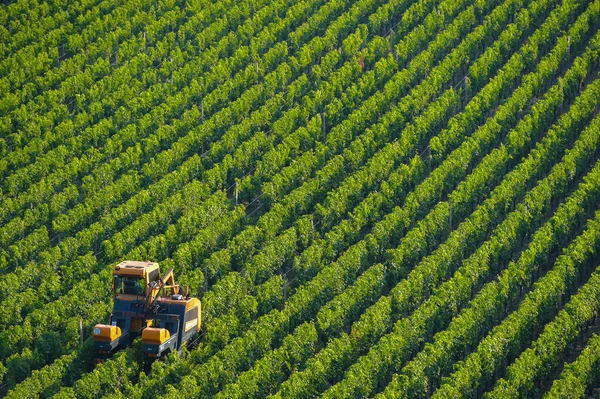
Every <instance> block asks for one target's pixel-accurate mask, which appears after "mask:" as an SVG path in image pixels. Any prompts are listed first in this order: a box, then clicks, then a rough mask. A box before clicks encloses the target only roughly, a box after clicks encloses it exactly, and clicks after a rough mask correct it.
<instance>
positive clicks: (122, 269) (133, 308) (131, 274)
mask: <svg viewBox="0 0 600 399" xmlns="http://www.w3.org/2000/svg"><path fill="white" fill-rule="evenodd" d="M112 289H113V298H114V305H113V312H112V314H111V316H110V320H109V322H108V324H96V326H95V327H94V330H93V337H94V349H95V351H96V355H97V358H96V362H97V363H98V362H103V361H104V359H106V358H107V357H108V356H110V355H111V354H113V353H114V352H115V351H117V350H119V349H120V348H124V347H126V346H128V345H130V344H131V343H132V342H133V340H134V339H135V338H137V337H139V336H140V334H141V336H142V350H143V352H144V353H145V354H146V355H148V356H149V357H152V358H154V357H162V356H165V355H167V354H169V353H171V352H175V351H180V350H181V348H182V346H183V345H184V344H185V343H186V342H188V341H189V340H190V338H192V337H193V336H194V335H196V334H197V333H198V332H199V331H200V327H201V305H200V300H198V299H197V298H190V297H189V295H188V292H187V287H186V288H185V290H183V291H182V290H181V288H180V286H179V285H178V284H176V283H175V277H174V275H173V269H170V270H169V271H167V272H166V273H165V274H164V275H163V276H162V277H161V276H160V270H159V265H158V263H156V262H139V261H130V260H126V261H123V262H121V263H119V264H118V265H116V266H115V268H114V270H113V284H112Z"/></svg>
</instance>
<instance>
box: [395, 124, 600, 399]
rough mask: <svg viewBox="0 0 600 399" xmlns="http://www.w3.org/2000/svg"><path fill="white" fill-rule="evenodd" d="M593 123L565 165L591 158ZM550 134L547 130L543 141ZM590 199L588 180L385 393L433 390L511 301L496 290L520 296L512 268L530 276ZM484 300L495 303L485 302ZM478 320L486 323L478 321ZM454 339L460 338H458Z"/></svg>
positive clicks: (594, 142) (568, 232)
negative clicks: (518, 255) (508, 288)
mask: <svg viewBox="0 0 600 399" xmlns="http://www.w3.org/2000/svg"><path fill="white" fill-rule="evenodd" d="M599 122H600V119H598V118H596V119H595V120H594V122H593V124H592V125H590V126H589V127H588V128H587V129H586V131H585V132H584V133H583V134H582V136H581V137H580V138H579V139H578V140H577V142H576V144H575V146H574V148H573V150H572V151H571V152H569V153H568V155H567V156H565V160H564V162H565V164H567V165H568V164H569V163H574V162H573V161H572V160H571V159H576V157H577V156H580V157H583V158H584V160H583V161H578V162H577V163H578V164H586V163H587V161H589V160H590V159H591V160H593V156H594V154H596V153H597V148H598V139H599V137H598V135H597V133H596V131H595V129H596V128H597V125H598V123H599ZM574 130H575V129H574ZM552 136H553V132H550V133H549V137H552ZM549 141H551V142H552V143H554V144H558V143H560V140H557V139H556V138H554V139H553V140H549ZM545 150H546V151H544V152H542V151H537V153H536V155H535V157H530V158H528V161H530V162H529V163H533V162H534V161H536V160H537V163H538V164H539V165H541V164H543V162H544V156H545V155H546V153H547V151H549V150H551V148H546V149H545ZM586 160H587V161H586ZM524 168H527V166H525V164H523V169H524ZM514 176H515V177H517V176H518V175H517V174H515V175H514ZM596 195H597V193H596V192H595V191H594V186H593V181H590V180H588V182H587V184H586V185H585V186H583V187H580V188H579V189H578V191H576V192H575V193H573V195H571V196H570V197H569V198H568V199H567V200H566V201H565V203H564V204H562V205H561V206H560V207H559V209H558V210H557V211H556V213H555V215H554V216H553V217H552V218H551V219H550V220H549V221H548V222H547V223H546V224H545V225H544V226H543V227H542V228H540V229H539V230H538V231H537V232H536V233H535V234H534V235H533V237H532V239H531V242H530V244H529V247H528V249H526V250H525V251H523V253H522V254H521V256H520V260H519V262H517V263H514V262H513V263H511V264H509V265H508V266H507V268H506V269H505V270H504V271H503V272H502V273H501V274H500V277H499V279H498V282H495V283H493V284H491V285H488V286H486V288H485V289H482V290H481V291H480V292H479V293H478V294H477V296H476V297H475V299H474V300H473V301H471V303H470V305H469V307H468V308H467V310H465V311H463V312H462V313H461V314H460V315H459V316H458V317H456V318H455V319H454V320H453V321H452V322H451V323H450V325H449V327H448V328H447V329H446V330H444V331H443V332H440V333H439V334H437V335H436V336H435V338H434V343H433V344H432V345H429V346H426V347H425V349H424V350H423V351H422V352H420V353H419V354H418V355H416V356H415V358H414V359H413V360H412V361H411V362H409V363H408V364H407V365H406V366H405V367H404V368H403V369H402V372H401V373H400V374H398V376H396V377H394V379H393V380H392V383H391V384H390V385H388V387H387V388H386V391H385V395H386V396H390V397H405V396H407V395H408V396H411V397H412V396H414V397H418V396H419V395H422V394H424V393H425V392H431V391H432V390H433V388H434V387H435V385H434V384H436V383H437V384H439V379H440V378H441V376H442V375H443V373H445V372H448V371H449V370H448V368H449V367H450V366H451V364H452V362H456V361H457V360H458V359H459V358H460V354H462V353H464V352H465V351H466V350H468V348H469V347H470V346H472V345H473V344H474V343H476V342H477V340H478V337H481V335H482V334H484V333H485V332H486V331H488V330H489V329H490V328H491V326H493V323H494V320H497V318H498V317H501V315H502V313H503V312H504V311H506V304H507V303H510V300H511V298H512V297H508V298H503V296H502V295H504V294H501V293H500V292H499V291H500V290H503V291H502V292H506V293H507V294H506V295H511V296H512V295H518V293H521V292H522V290H523V287H524V286H526V284H525V283H524V282H523V281H520V280H510V279H516V278H517V275H513V274H515V273H517V272H516V271H517V270H518V276H523V277H525V278H530V276H532V271H534V270H536V269H539V268H540V267H541V265H540V264H539V262H540V259H541V260H542V261H543V260H545V259H547V257H548V256H549V254H550V253H552V252H553V251H555V250H556V249H557V248H560V245H562V244H561V243H563V242H564V241H565V240H568V239H569V238H570V237H571V234H572V232H574V231H576V229H577V227H578V225H579V224H580V220H581V218H582V217H584V216H585V215H586V212H587V211H588V210H589V205H590V204H593V203H594V201H596ZM567 221H568V223H567ZM556 225H558V226H560V230H557V229H556V227H555V226H556ZM534 260H535V262H534ZM505 275H506V276H505ZM505 281H506V283H505ZM508 282H510V284H509V283H508ZM507 284H509V287H511V288H510V290H506V289H505V288H506V286H507ZM489 298H498V299H497V300H494V301H490V300H489ZM483 320H485V321H486V322H485V323H483V322H482V321H483ZM458 336H460V337H462V339H460V340H459V339H458V338H457V337H458ZM467 337H468V339H467Z"/></svg>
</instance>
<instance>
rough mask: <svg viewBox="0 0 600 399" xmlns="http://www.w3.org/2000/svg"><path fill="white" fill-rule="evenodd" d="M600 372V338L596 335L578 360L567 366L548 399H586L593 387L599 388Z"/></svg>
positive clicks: (554, 384) (555, 382) (554, 383)
mask: <svg viewBox="0 0 600 399" xmlns="http://www.w3.org/2000/svg"><path fill="white" fill-rule="evenodd" d="M598 370H600V337H599V336H598V335H596V334H594V336H593V337H592V338H590V340H589V341H588V342H587V346H586V347H585V348H584V349H583V351H582V352H581V354H580V355H579V356H578V357H577V359H576V360H575V361H574V362H573V363H570V364H567V365H565V368H564V369H563V371H562V373H561V374H560V378H558V379H556V380H555V381H554V382H553V384H552V388H551V389H550V391H549V392H548V394H547V395H545V397H547V398H584V397H585V395H586V394H587V393H589V392H588V391H589V389H590V388H591V387H593V386H594V385H595V386H598V382H599V381H598V378H599V376H598Z"/></svg>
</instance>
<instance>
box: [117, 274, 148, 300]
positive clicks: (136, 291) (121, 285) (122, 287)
mask: <svg viewBox="0 0 600 399" xmlns="http://www.w3.org/2000/svg"><path fill="white" fill-rule="evenodd" d="M114 277H115V280H114V287H115V288H114V289H115V294H132V295H145V294H146V282H145V280H144V279H143V278H138V277H126V276H114Z"/></svg>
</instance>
